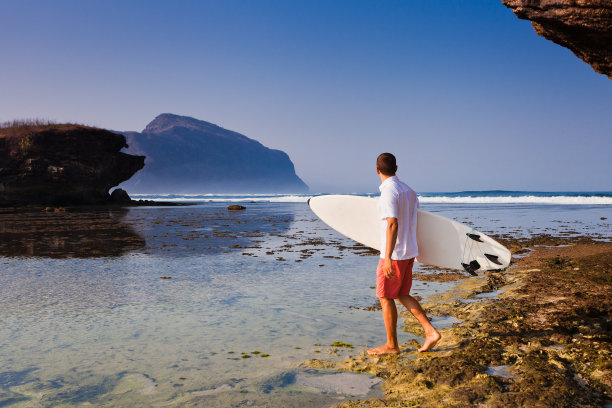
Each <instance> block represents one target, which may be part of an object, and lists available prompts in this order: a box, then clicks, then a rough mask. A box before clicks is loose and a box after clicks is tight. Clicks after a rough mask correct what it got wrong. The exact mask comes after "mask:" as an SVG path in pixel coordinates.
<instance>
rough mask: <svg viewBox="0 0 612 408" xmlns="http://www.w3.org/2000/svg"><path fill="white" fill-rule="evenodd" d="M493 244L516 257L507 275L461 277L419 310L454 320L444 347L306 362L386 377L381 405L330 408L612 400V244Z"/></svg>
mask: <svg viewBox="0 0 612 408" xmlns="http://www.w3.org/2000/svg"><path fill="white" fill-rule="evenodd" d="M497 239H498V240H499V241H500V242H502V243H503V244H504V245H506V246H508V247H509V248H511V249H512V250H513V254H514V255H515V256H514V257H513V261H514V263H513V264H512V265H511V266H510V268H508V269H506V270H505V271H502V272H487V273H486V274H484V275H480V276H478V277H475V278H469V279H464V280H462V281H461V282H458V284H457V286H455V287H454V288H453V289H451V290H450V291H447V292H445V293H443V294H440V295H435V296H433V297H430V298H428V299H426V300H425V301H424V302H423V303H422V305H423V307H424V309H425V310H426V312H427V314H428V316H429V317H430V318H432V317H433V318H434V320H435V318H436V317H442V318H444V317H447V316H448V317H449V318H454V319H458V320H459V323H455V324H452V327H451V328H442V329H440V332H441V334H442V340H441V341H440V343H438V345H437V347H436V348H435V349H434V350H433V351H432V352H428V353H417V352H416V349H417V348H418V347H419V346H420V344H419V343H418V342H417V341H415V340H410V341H408V342H406V343H404V344H402V345H401V346H400V347H401V348H402V352H401V354H400V355H398V356H381V357H369V356H367V355H366V354H365V350H366V349H365V348H364V349H362V350H359V354H358V355H354V354H353V355H350V354H349V355H346V356H345V359H344V360H343V361H337V360H329V359H327V360H326V359H324V358H323V359H312V360H309V361H307V362H305V363H304V364H303V365H304V366H306V367H310V368H327V369H337V370H341V371H353V372H359V373H368V374H371V375H374V376H376V377H379V378H381V379H383V380H384V383H383V390H384V392H385V395H384V397H383V398H382V399H369V400H356V401H348V402H345V403H342V404H340V405H337V407H343V408H348V407H383V406H418V407H441V406H442V407H459V406H466V405H467V406H473V405H483V406H490V407H505V406H555V407H566V406H567V407H573V406H580V405H588V406H593V405H600V406H603V405H604V404H609V403H610V400H611V399H612V352H611V350H610V347H609V342H610V338H609V325H610V322H609V315H610V311H611V310H612V300H611V299H610V297H609V293H611V289H612V274H611V272H612V269H611V265H612V242H602V241H596V240H594V239H591V238H585V237H575V238H572V237H554V236H550V235H548V236H540V237H538V236H536V237H532V238H527V239H522V240H521V239H518V240H517V239H507V238H503V237H502V238H500V237H498V238H497ZM516 255H518V256H516ZM400 318H402V319H404V326H403V327H401V329H402V330H404V331H406V332H408V333H411V334H413V335H415V336H417V337H419V338H422V337H423V333H422V329H421V327H420V325H419V324H418V322H417V321H416V320H415V319H414V318H413V317H412V316H411V315H410V314H409V312H408V311H406V310H403V311H402V312H401V313H400ZM455 321H456V320H455Z"/></svg>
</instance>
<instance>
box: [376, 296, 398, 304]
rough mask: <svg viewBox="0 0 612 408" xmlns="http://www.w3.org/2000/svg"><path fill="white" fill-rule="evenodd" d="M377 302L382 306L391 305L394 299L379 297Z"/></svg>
mask: <svg viewBox="0 0 612 408" xmlns="http://www.w3.org/2000/svg"><path fill="white" fill-rule="evenodd" d="M378 300H380V304H381V305H382V304H383V303H386V304H391V303H395V299H392V298H386V297H379V298H378Z"/></svg>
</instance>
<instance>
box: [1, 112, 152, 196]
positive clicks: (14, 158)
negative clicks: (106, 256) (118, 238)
mask: <svg viewBox="0 0 612 408" xmlns="http://www.w3.org/2000/svg"><path fill="white" fill-rule="evenodd" d="M125 147H127V144H126V139H125V136H123V135H119V134H116V133H112V132H109V131H108V130H104V129H98V128H93V127H89V126H82V125H73V124H34V125H32V124H27V123H22V124H19V123H17V124H15V125H12V126H4V127H2V128H0V205H3V206H10V205H65V204H103V203H108V202H110V201H111V197H110V195H109V193H108V191H109V189H110V188H111V187H113V186H116V185H118V184H119V183H121V182H123V181H125V180H127V179H129V178H130V177H131V176H132V175H133V174H134V173H136V172H137V171H138V170H140V169H142V167H143V166H144V159H145V158H144V157H143V156H133V155H130V154H126V153H123V152H121V149H123V148H125Z"/></svg>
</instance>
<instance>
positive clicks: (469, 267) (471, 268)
mask: <svg viewBox="0 0 612 408" xmlns="http://www.w3.org/2000/svg"><path fill="white" fill-rule="evenodd" d="M461 265H462V266H463V269H465V271H466V272H467V273H469V274H470V275H472V276H478V274H477V273H476V271H477V270H479V269H480V264H479V263H478V261H477V260H475V259H474V260H473V261H472V262H470V263H469V264H466V263H461Z"/></svg>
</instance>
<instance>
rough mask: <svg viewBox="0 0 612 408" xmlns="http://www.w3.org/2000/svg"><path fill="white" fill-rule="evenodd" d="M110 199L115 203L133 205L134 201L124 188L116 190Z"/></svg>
mask: <svg viewBox="0 0 612 408" xmlns="http://www.w3.org/2000/svg"><path fill="white" fill-rule="evenodd" d="M110 199H111V201H112V202H114V203H131V202H132V199H131V198H130V196H129V195H128V193H127V191H125V190H124V189H122V188H116V189H114V190H113V192H112V193H111V195H110Z"/></svg>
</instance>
